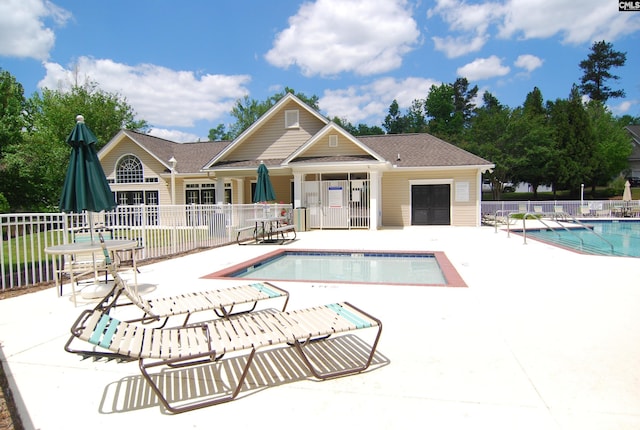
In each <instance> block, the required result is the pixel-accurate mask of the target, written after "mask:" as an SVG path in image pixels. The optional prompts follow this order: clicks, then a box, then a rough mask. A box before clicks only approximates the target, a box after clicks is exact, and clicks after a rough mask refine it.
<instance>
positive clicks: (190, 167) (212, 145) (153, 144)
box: [124, 130, 229, 174]
mask: <svg viewBox="0 0 640 430" xmlns="http://www.w3.org/2000/svg"><path fill="white" fill-rule="evenodd" d="M124 132H125V133H126V134H127V135H128V136H129V137H130V138H131V139H133V140H134V141H135V142H137V143H138V144H139V145H140V146H142V147H143V148H144V149H146V150H147V151H149V153H150V154H153V155H154V156H156V157H157V158H158V159H160V160H162V161H164V162H167V161H168V160H169V159H170V158H171V157H174V158H175V159H176V160H177V161H178V162H177V164H176V171H177V172H179V173H183V174H186V173H200V171H201V169H202V166H204V164H205V163H206V162H207V161H209V160H211V159H212V158H213V157H215V156H216V155H217V154H218V153H219V152H220V151H222V150H223V149H224V148H225V147H226V146H227V145H228V144H229V142H228V141H220V142H210V141H208V142H193V143H176V142H172V141H170V140H166V139H162V138H160V137H155V136H150V135H148V134H143V133H138V132H135V131H131V130H124Z"/></svg>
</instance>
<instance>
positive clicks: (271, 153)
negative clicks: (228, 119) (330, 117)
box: [226, 102, 325, 160]
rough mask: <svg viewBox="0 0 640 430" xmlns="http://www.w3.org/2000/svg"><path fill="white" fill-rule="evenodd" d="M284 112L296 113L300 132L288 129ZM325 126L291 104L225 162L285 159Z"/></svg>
mask: <svg viewBox="0 0 640 430" xmlns="http://www.w3.org/2000/svg"><path fill="white" fill-rule="evenodd" d="M287 109H298V111H299V115H300V116H299V123H300V127H299V128H291V129H287V128H285V126H284V115H285V111H286V110H287ZM324 125H325V124H324V123H323V122H322V121H320V120H319V119H318V118H317V117H315V116H313V115H312V114H310V113H309V112H307V111H306V110H304V109H299V106H298V105H297V104H295V103H293V102H290V103H288V104H286V105H285V106H284V107H283V108H282V109H281V110H280V111H279V112H278V113H276V114H275V115H274V116H273V117H272V118H271V119H270V120H269V121H268V122H267V123H265V124H263V125H262V127H261V128H260V130H258V131H257V132H256V133H254V134H253V135H251V136H249V137H248V138H247V139H246V140H245V141H243V142H242V143H241V145H240V146H239V147H238V148H236V149H235V150H234V151H232V153H231V154H229V155H228V156H227V157H226V159H227V160H270V159H280V158H287V157H288V156H289V155H291V153H292V152H294V151H295V150H296V149H298V148H299V147H300V146H301V145H302V144H303V143H305V142H306V141H307V140H309V139H310V138H311V136H313V135H314V134H316V133H317V132H318V131H319V130H320V129H321V128H322V127H324Z"/></svg>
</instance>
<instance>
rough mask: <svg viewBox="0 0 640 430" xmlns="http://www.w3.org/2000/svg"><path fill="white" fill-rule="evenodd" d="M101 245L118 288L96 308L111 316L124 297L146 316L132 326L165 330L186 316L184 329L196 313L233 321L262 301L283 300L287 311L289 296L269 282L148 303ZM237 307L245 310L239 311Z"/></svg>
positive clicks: (148, 300) (115, 286) (154, 300)
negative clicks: (147, 325)
mask: <svg viewBox="0 0 640 430" xmlns="http://www.w3.org/2000/svg"><path fill="white" fill-rule="evenodd" d="M100 243H101V244H102V250H103V253H104V255H105V261H106V262H107V265H106V268H107V270H108V271H109V274H110V275H111V276H112V277H113V281H114V287H113V290H112V291H111V293H110V294H109V295H107V297H105V298H104V299H103V301H102V302H101V303H99V304H98V306H96V308H100V309H103V310H106V311H107V312H108V310H109V309H110V308H112V307H115V306H122V305H123V304H122V303H117V300H118V297H119V296H120V295H121V294H124V296H125V297H127V298H128V299H129V300H130V303H127V304H133V305H135V306H137V307H139V308H140V309H141V310H142V311H143V312H144V315H143V316H142V317H140V318H139V319H135V320H128V321H129V322H135V321H142V322H144V323H149V322H154V321H160V320H162V319H164V322H163V323H162V327H164V325H165V324H166V323H167V321H168V320H169V318H170V317H172V316H178V315H184V316H185V319H184V322H183V325H187V323H188V322H189V318H190V317H191V315H193V314H194V313H196V312H204V311H213V312H215V314H216V316H218V317H229V316H231V315H234V314H237V313H238V312H251V311H253V310H254V309H255V308H256V305H257V303H258V302H259V301H261V300H267V299H283V300H284V302H283V304H282V310H283V311H284V310H285V309H286V308H287V303H288V301H289V293H288V292H287V291H285V290H283V289H282V288H278V287H276V286H275V285H273V284H271V283H269V282H253V283H251V284H247V285H240V286H235V287H228V288H220V289H215V290H206V291H196V292H186V293H182V294H178V295H176V296H171V297H160V298H156V299H145V298H144V297H142V296H141V295H140V294H139V292H138V288H137V286H132V285H130V284H129V283H127V282H126V281H125V280H124V279H122V278H121V277H120V274H119V273H118V271H117V270H116V268H115V266H114V264H113V263H112V261H111V258H110V256H109V252H108V251H107V249H106V247H105V246H104V240H103V239H102V237H100ZM244 305H246V306H244ZM243 306H244V307H243ZM237 307H240V308H242V309H241V310H239V311H238V309H237Z"/></svg>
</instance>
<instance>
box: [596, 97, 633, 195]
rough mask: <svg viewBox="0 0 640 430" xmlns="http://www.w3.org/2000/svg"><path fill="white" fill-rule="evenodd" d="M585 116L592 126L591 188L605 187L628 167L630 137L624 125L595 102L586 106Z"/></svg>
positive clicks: (630, 149)
mask: <svg viewBox="0 0 640 430" xmlns="http://www.w3.org/2000/svg"><path fill="white" fill-rule="evenodd" d="M587 114H588V115H589V119H590V121H591V124H592V125H593V131H594V139H595V148H594V165H593V174H592V181H591V187H592V190H593V191H595V188H596V186H597V185H606V184H607V183H608V182H609V181H610V180H611V179H612V178H614V177H616V176H617V175H619V174H620V172H622V171H623V170H625V169H626V168H627V167H628V165H629V156H630V155H631V152H632V150H633V144H632V143H631V137H630V136H629V134H628V133H627V131H626V130H625V128H624V127H625V125H624V124H621V123H620V122H619V120H617V119H616V118H614V117H613V115H612V114H611V112H610V111H609V110H608V109H607V108H606V107H605V106H604V105H603V104H602V103H599V102H597V101H593V100H592V101H590V102H589V103H588V104H587Z"/></svg>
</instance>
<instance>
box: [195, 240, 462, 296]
mask: <svg viewBox="0 0 640 430" xmlns="http://www.w3.org/2000/svg"><path fill="white" fill-rule="evenodd" d="M205 278H241V279H251V280H269V281H304V282H327V283H359V284H395V285H433V286H448V287H466V286H467V285H466V284H465V282H464V281H463V280H462V278H461V277H460V275H459V274H458V272H457V271H456V269H455V268H454V267H453V265H452V264H451V263H450V262H449V259H448V258H447V257H446V256H445V254H444V253H443V252H409V251H361V250H358V251H349V250H330V251H329V250H295V249H286V250H285V249H280V250H277V251H274V252H270V253H268V254H265V255H263V256H261V257H259V258H256V259H253V260H249V261H245V262H244V263H240V264H238V265H235V266H232V267H229V268H227V269H224V270H221V271H218V272H215V273H212V274H210V275H207V276H205Z"/></svg>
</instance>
